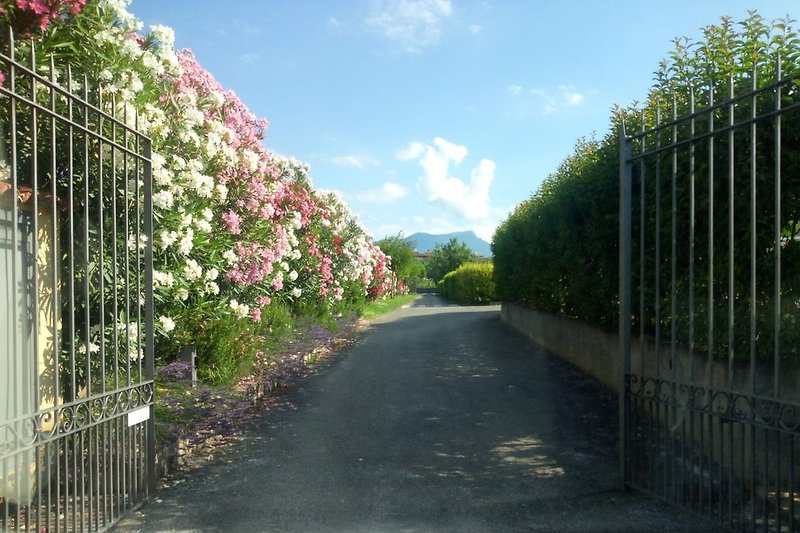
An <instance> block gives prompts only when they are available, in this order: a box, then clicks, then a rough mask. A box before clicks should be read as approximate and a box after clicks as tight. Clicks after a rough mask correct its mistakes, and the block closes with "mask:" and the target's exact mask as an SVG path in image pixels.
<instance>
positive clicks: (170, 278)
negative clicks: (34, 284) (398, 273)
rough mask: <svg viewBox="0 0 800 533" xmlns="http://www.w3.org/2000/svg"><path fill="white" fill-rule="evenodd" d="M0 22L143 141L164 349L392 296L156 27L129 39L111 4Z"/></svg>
mask: <svg viewBox="0 0 800 533" xmlns="http://www.w3.org/2000/svg"><path fill="white" fill-rule="evenodd" d="M0 22H2V23H3V25H4V26H11V27H12V28H14V30H15V32H16V33H17V35H20V34H22V35H30V36H33V37H34V39H33V40H34V45H33V47H34V48H35V51H36V57H37V58H38V60H39V61H42V64H43V65H44V64H46V62H47V61H49V59H48V57H49V56H51V55H52V56H54V57H55V59H56V60H58V63H57V64H58V65H59V67H58V68H59V69H61V70H60V71H59V73H57V76H56V78H57V79H56V82H57V83H59V84H61V85H62V86H64V87H67V86H72V87H73V89H75V88H76V87H78V86H79V84H78V83H74V82H72V81H69V80H67V79H66V75H65V74H64V72H65V71H66V69H63V67H62V65H64V64H65V63H66V64H69V65H70V66H71V69H72V72H73V79H80V78H78V76H77V75H78V74H82V73H88V74H89V79H93V80H96V81H97V83H98V87H99V90H100V92H101V93H102V95H103V102H104V105H105V106H107V107H116V108H117V109H120V108H122V109H128V110H135V111H136V114H135V116H137V117H138V118H137V120H138V122H137V127H138V128H139V129H140V130H142V131H143V132H144V133H145V134H147V135H149V136H150V137H151V139H152V169H153V180H154V185H153V191H154V194H153V206H154V220H155V231H154V242H153V243H149V244H150V245H152V246H153V250H154V270H155V271H154V275H153V277H154V289H155V301H156V317H157V320H156V327H157V331H159V332H160V333H161V334H163V335H164V336H165V337H164V338H166V337H170V338H173V339H177V340H178V341H179V342H182V343H188V342H194V341H195V340H196V339H197V337H198V336H199V335H202V334H203V332H204V331H205V330H206V328H207V326H208V324H209V323H210V322H211V321H213V320H217V319H225V320H228V319H233V318H236V319H242V320H249V321H252V322H254V323H258V322H259V321H260V320H261V319H262V313H263V312H264V310H265V309H266V308H268V307H269V306H275V305H282V306H287V307H289V308H291V309H294V310H295V311H296V312H297V311H303V312H306V313H308V312H311V313H316V314H331V313H338V312H341V311H342V310H344V309H345V308H346V307H347V306H352V305H358V303H359V302H363V301H364V300H365V298H378V297H381V296H382V295H384V294H386V293H387V292H390V291H392V290H394V284H395V277H394V276H393V274H392V273H391V271H390V268H389V261H388V258H387V257H386V256H385V255H384V254H383V253H382V252H381V251H380V249H379V248H378V247H377V246H376V245H375V244H373V242H372V241H371V239H370V237H369V236H368V235H367V233H366V231H365V230H364V228H363V227H361V226H360V225H359V223H358V221H357V220H356V219H355V217H354V216H353V215H352V214H351V213H350V211H349V210H348V208H347V206H346V205H345V204H344V203H343V202H342V201H341V200H340V199H339V198H337V197H336V196H335V195H334V194H332V193H325V192H322V191H318V190H316V189H315V188H314V187H313V185H312V182H311V178H310V177H309V168H308V166H307V165H304V164H302V163H300V162H299V161H297V160H294V159H291V158H289V159H286V158H282V157H278V156H275V155H273V154H271V153H269V152H268V151H267V150H266V149H265V148H264V145H263V142H262V141H263V139H264V132H265V130H266V128H267V121H266V120H263V119H260V118H258V117H256V116H255V115H253V114H252V113H251V112H250V110H249V109H248V108H247V106H246V105H245V104H244V103H243V102H242V101H241V100H240V99H239V98H238V97H237V96H236V94H234V93H233V92H232V91H226V90H225V89H224V88H223V87H222V86H221V85H220V84H219V83H218V82H217V81H216V80H215V79H214V77H213V76H212V75H211V74H210V73H209V72H208V71H206V70H205V69H204V68H203V67H202V66H201V65H200V64H199V63H198V61H197V60H196V59H195V57H194V56H193V55H192V53H191V52H190V51H187V50H182V51H176V50H175V49H174V33H173V31H172V30H171V29H170V28H168V27H165V26H153V27H151V28H150V29H149V30H148V31H146V32H142V24H141V22H140V21H139V20H137V19H136V18H135V17H134V16H133V15H132V14H131V13H130V12H128V11H127V2H126V1H125V0H89V1H88V2H87V1H86V0H0ZM21 53H22V54H23V55H24V54H25V50H24V49H23V50H22V52H21ZM2 76H3V74H2V68H1V67H0V83H2V82H3V77H2ZM127 116H130V117H133V116H134V113H129V115H127ZM131 120H133V118H131ZM131 239H132V240H131ZM131 239H129V243H128V244H129V246H130V247H132V248H136V247H140V248H141V247H143V246H147V245H148V243H146V242H136V238H135V237H132V238H131Z"/></svg>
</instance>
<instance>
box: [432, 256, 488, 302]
mask: <svg viewBox="0 0 800 533" xmlns="http://www.w3.org/2000/svg"><path fill="white" fill-rule="evenodd" d="M493 272H494V267H493V265H492V263H489V262H482V263H465V264H463V265H461V266H460V267H458V268H457V269H456V270H454V271H452V272H450V273H448V274H447V275H445V277H444V278H442V280H441V281H440V282H439V292H440V293H441V295H442V296H444V297H445V298H447V299H448V300H453V301H455V302H458V303H464V304H475V303H488V302H493V301H496V300H497V293H496V291H495V283H494V276H493Z"/></svg>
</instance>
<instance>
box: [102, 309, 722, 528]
mask: <svg viewBox="0 0 800 533" xmlns="http://www.w3.org/2000/svg"><path fill="white" fill-rule="evenodd" d="M283 400H284V403H283V405H282V407H281V408H279V409H276V410H273V411H271V412H269V413H266V414H265V416H264V417H263V419H262V420H261V421H260V422H259V424H258V426H257V427H256V428H254V430H253V431H252V433H250V434H248V435H247V437H246V438H245V439H244V440H243V441H242V442H240V443H237V444H236V445H235V446H234V447H233V448H232V449H231V450H229V452H228V453H227V454H225V455H224V456H223V457H221V458H219V459H218V460H216V462H214V463H211V464H208V465H207V466H205V467H202V468H200V469H199V470H198V471H196V472H194V473H192V474H191V475H190V476H189V477H188V478H187V479H186V481H185V482H184V483H181V484H179V485H177V486H175V487H173V488H171V489H168V490H164V491H162V492H160V493H158V494H157V495H156V497H155V498H154V499H153V500H152V501H151V502H150V503H148V504H147V505H145V506H144V507H143V508H142V509H141V511H139V512H135V513H133V514H132V515H131V516H130V517H128V518H126V519H125V520H124V521H123V522H122V523H121V524H119V526H118V528H117V531H121V532H133V531H180V532H189V531H242V532H244V531H247V532H255V531H302V532H439V531H447V532H451V531H452V532H506V531H647V530H652V531H701V530H702V531H708V530H709V528H708V526H707V525H706V524H703V523H699V522H698V521H697V519H696V518H694V517H690V516H687V515H685V514H682V513H681V512H679V511H678V510H676V509H674V508H672V507H669V506H667V505H664V504H660V503H658V502H655V501H653V500H650V499H648V498H646V497H644V496H641V495H638V494H632V493H624V492H622V491H620V490H619V478H618V473H617V451H616V440H617V434H616V431H617V429H616V427H617V425H616V402H615V400H614V399H613V398H612V397H611V396H609V395H608V394H606V393H604V392H603V391H602V390H601V389H599V387H598V386H597V384H596V383H595V382H594V381H592V380H589V379H587V378H584V377H582V376H581V375H579V374H578V373H577V372H575V371H574V370H572V369H571V368H570V367H569V366H567V365H565V364H564V363H562V362H561V361H560V360H558V359H556V358H554V357H552V356H550V355H548V354H546V353H544V352H543V351H542V350H541V349H539V348H538V347H536V346H535V345H533V344H531V343H530V342H528V341H527V340H526V339H525V338H524V337H522V336H520V335H519V334H517V333H516V332H514V331H513V330H511V329H510V328H509V327H507V326H505V325H504V324H503V323H502V322H501V321H500V318H499V309H498V308H497V307H455V306H448V305H446V304H444V303H443V302H442V301H441V300H440V299H439V297H438V296H435V295H421V296H420V297H419V298H418V299H417V300H416V301H415V302H414V303H413V304H412V305H411V306H410V308H407V309H403V310H400V311H396V312H394V313H391V314H389V315H386V316H384V317H382V318H381V319H378V320H376V321H375V322H373V324H372V325H371V326H370V328H369V329H368V330H367V331H366V332H365V333H364V334H363V336H362V338H361V340H360V341H359V342H358V343H356V344H355V345H354V346H352V347H351V348H349V349H347V350H345V351H344V352H343V353H341V354H340V355H338V356H335V357H333V358H331V359H329V360H328V362H327V363H326V364H324V365H322V368H321V369H320V370H318V371H317V372H316V373H315V374H313V375H311V376H309V378H307V379H306V380H305V381H304V382H303V383H302V384H301V385H299V386H298V387H297V388H295V389H294V390H292V391H291V392H289V393H287V394H286V395H285V397H284V398H283Z"/></svg>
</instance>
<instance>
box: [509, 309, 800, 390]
mask: <svg viewBox="0 0 800 533" xmlns="http://www.w3.org/2000/svg"><path fill="white" fill-rule="evenodd" d="M501 316H502V319H503V321H504V322H506V323H507V324H509V325H510V326H512V327H513V328H514V329H516V330H517V331H519V332H521V333H522V334H524V335H525V336H526V337H528V338H530V339H531V340H533V341H534V342H536V343H537V344H539V345H540V346H542V347H543V348H544V349H546V350H547V351H549V352H551V353H553V354H555V355H557V356H559V357H560V358H562V359H564V360H565V361H567V362H569V363H570V364H572V365H573V366H575V367H576V368H578V369H580V370H581V371H583V372H585V373H587V374H589V375H591V376H592V377H594V378H595V379H597V380H598V381H599V382H600V383H602V384H603V386H605V387H607V388H608V389H609V390H611V391H613V392H615V393H617V394H619V389H620V360H619V359H620V357H619V355H620V347H619V335H618V334H616V333H608V332H605V331H602V330H600V329H597V328H594V327H592V326H587V325H586V324H584V323H582V322H580V321H579V320H576V319H574V318H566V317H561V316H555V315H550V314H548V313H544V312H542V311H539V310H537V309H533V308H530V307H524V306H521V305H518V304H513V303H503V304H502V310H501ZM670 351H671V347H670V343H669V342H668V341H662V343H661V347H660V352H661V353H660V354H659V355H658V356H657V354H656V350H655V346H654V344H653V340H652V339H645V341H644V358H642V344H641V343H640V340H639V338H638V337H635V336H634V337H633V338H632V339H631V370H632V372H633V373H636V374H639V375H644V376H662V377H664V378H667V379H672V377H673V376H674V378H675V380H676V381H678V382H682V383H696V384H698V385H705V386H708V387H710V388H711V389H716V390H728V389H730V390H734V391H741V392H742V393H743V394H750V395H754V396H760V397H765V398H769V397H772V396H773V394H774V382H775V380H774V368H773V362H772V359H767V360H760V361H758V362H757V363H756V368H755V379H754V380H751V368H750V363H749V360H748V358H746V357H745V358H743V359H742V360H736V361H734V364H733V375H732V376H731V375H730V374H729V368H728V361H727V360H726V359H724V358H723V359H716V360H714V361H712V363H711V365H709V364H708V359H707V357H706V356H705V354H700V353H695V354H694V357H692V356H690V354H689V353H688V351H687V350H685V349H682V348H677V349H676V350H675V368H672V367H671V366H670V355H671V354H670ZM780 364H781V367H780V381H781V383H780V393H779V397H780V399H781V400H782V401H790V402H796V403H800V364H798V362H797V361H788V360H782V361H781V363H780ZM709 371H710V374H709ZM753 383H755V390H753V389H752V385H753Z"/></svg>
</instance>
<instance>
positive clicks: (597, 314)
mask: <svg viewBox="0 0 800 533" xmlns="http://www.w3.org/2000/svg"><path fill="white" fill-rule="evenodd" d="M703 37H704V38H703V40H701V41H699V42H692V41H690V40H689V39H686V38H683V39H676V40H675V49H674V50H673V52H672V53H671V54H670V56H669V59H668V60H665V61H663V62H662V64H661V65H660V69H659V71H658V72H657V73H656V83H655V85H654V87H653V88H652V89H651V91H650V93H649V94H648V96H647V98H646V100H644V102H642V103H641V104H637V105H632V106H630V107H628V108H626V109H622V108H618V109H615V110H614V114H613V116H612V119H611V125H610V128H609V133H608V135H606V136H605V137H604V138H602V139H600V140H597V139H590V140H585V139H584V140H581V141H579V142H578V144H577V146H576V148H575V151H574V153H573V154H572V155H570V156H569V157H568V158H567V159H566V160H565V161H564V162H563V163H562V164H561V166H560V167H559V168H558V169H557V170H556V172H555V173H554V174H552V175H551V176H549V177H548V178H547V180H546V181H545V182H544V184H543V185H542V187H541V188H540V190H539V191H538V192H537V193H536V194H534V195H533V196H532V197H531V198H529V199H528V200H526V201H525V202H523V203H522V204H520V205H519V206H517V208H516V209H515V210H514V212H513V213H512V214H511V215H510V216H509V217H508V219H506V220H505V221H504V222H503V223H502V224H501V225H500V226H499V227H498V229H497V231H496V233H495V235H494V238H493V243H492V251H493V253H494V264H495V280H496V282H497V291H498V296H499V297H500V299H501V300H502V301H508V302H516V303H521V304H523V305H529V306H532V307H536V308H538V309H540V310H543V311H545V312H550V313H554V314H559V315H566V316H571V317H576V318H578V319H580V320H582V321H583V322H585V323H588V324H591V325H595V326H598V327H601V328H603V329H607V330H613V329H614V328H616V326H617V322H618V290H619V288H618V268H619V263H618V261H619V259H618V240H619V198H618V196H619V131H620V129H621V127H622V125H623V123H624V125H625V129H626V131H627V132H629V133H636V132H640V131H643V130H648V129H651V128H654V127H655V126H656V125H657V124H662V125H663V124H664V123H665V122H667V121H669V120H670V119H671V117H672V116H673V113H674V116H678V117H683V116H687V115H690V114H691V112H692V111H693V110H703V109H707V108H709V107H710V106H711V104H712V99H711V96H710V95H713V103H718V102H720V101H723V100H726V99H727V98H728V97H729V95H730V94H731V91H733V94H735V95H743V94H746V93H747V92H749V91H750V90H751V87H752V84H753V73H754V72H755V80H756V83H757V86H758V87H761V88H763V87H765V86H766V85H768V84H769V83H771V82H772V81H773V80H774V79H775V66H776V64H777V63H778V62H780V64H781V68H782V70H783V72H784V73H789V72H791V73H793V74H795V75H796V73H797V65H798V64H799V63H798V60H799V59H800V38H799V37H798V35H797V33H796V32H795V31H794V30H793V29H792V28H791V27H790V24H789V22H786V21H780V20H778V21H774V22H772V23H766V22H765V21H764V20H763V19H761V17H759V16H758V15H757V14H756V13H755V12H751V13H750V15H749V17H748V18H747V19H746V20H744V21H742V22H741V23H739V24H736V23H734V22H732V21H731V19H729V18H723V19H722V21H721V23H720V24H718V25H714V26H709V27H707V28H705V29H704V32H703ZM710 88H713V92H712V91H710V90H709V89H710ZM774 100H775V96H774V93H773V92H772V91H769V90H765V91H764V92H762V93H761V94H760V95H759V96H757V97H755V99H754V100H753V99H750V98H748V99H747V101H746V102H744V101H740V102H738V103H737V104H736V106H735V107H733V108H730V107H728V106H724V107H723V108H717V110H716V111H715V112H714V118H715V121H714V124H713V127H714V131H717V132H719V133H717V134H715V135H713V136H712V137H709V138H708V139H703V140H702V141H696V142H694V143H687V144H686V146H683V147H681V148H679V149H678V150H677V151H676V152H675V154H674V159H673V154H672V152H669V153H665V154H663V155H661V156H652V157H648V158H647V159H645V160H644V161H645V162H644V163H641V162H638V163H636V168H635V169H634V172H633V191H632V192H633V198H632V208H633V217H632V220H633V228H632V233H633V235H634V236H635V238H634V240H633V244H632V246H633V250H632V263H633V264H632V271H633V280H632V281H633V291H634V292H633V298H634V309H633V310H632V312H633V315H632V322H633V327H634V330H635V331H644V332H645V333H646V334H653V333H655V332H658V331H660V332H661V333H662V336H663V335H668V336H673V335H674V338H675V340H676V341H677V342H678V343H680V344H683V345H689V344H692V345H693V346H694V348H695V349H697V350H702V351H705V350H710V351H713V353H714V354H715V355H725V354H727V353H729V350H732V351H733V352H734V353H735V354H736V356H737V357H739V356H744V355H747V354H749V352H750V350H751V346H750V342H751V335H752V334H751V332H750V328H751V323H750V320H747V319H742V318H741V317H747V316H748V314H749V312H750V310H751V309H753V308H755V309H756V315H757V316H756V321H755V322H756V323H755V339H756V340H755V349H756V352H757V353H758V355H760V356H769V355H770V354H771V353H772V349H773V344H774V340H773V337H774V335H773V331H774V330H775V323H774V322H775V318H774V317H775V311H774V307H775V305H774V302H772V299H773V294H774V292H775V277H776V276H775V266H774V261H775V259H774V258H775V253H774V245H773V243H774V239H775V237H774V233H775V226H776V220H775V211H774V205H775V190H776V186H775V178H774V175H775V172H774V164H775V162H774V159H775V149H774V144H775V132H774V128H773V125H772V122H771V121H770V120H764V121H761V122H759V123H758V124H757V125H756V130H757V134H756V138H755V142H756V154H757V157H756V158H755V160H751V154H752V149H751V148H750V143H751V142H752V139H751V131H750V129H749V127H736V128H734V130H733V134H732V135H731V136H728V135H727V132H724V131H723V130H722V129H721V128H722V127H723V126H724V125H726V124H727V123H728V122H729V121H733V123H734V124H739V123H745V122H746V121H747V120H748V118H749V116H751V113H753V105H755V106H756V109H757V112H758V113H759V114H764V113H766V112H768V111H769V110H772V109H774V108H775V101H774ZM798 103H800V93H798V91H794V90H789V89H785V90H784V92H783V94H782V102H781V106H782V107H783V108H788V107H791V106H794V105H797V104H798ZM731 109H733V111H730V110H731ZM729 113H733V116H730V114H729ZM708 116H709V115H708V114H704V115H698V116H697V118H696V119H695V120H694V121H692V122H690V121H686V122H685V123H679V124H676V125H675V127H674V128H672V127H667V128H666V129H664V130H663V133H661V134H660V137H659V135H657V134H653V135H650V136H649V137H648V141H647V142H648V144H647V145H646V146H642V145H641V144H637V145H636V146H635V147H634V153H636V154H639V153H642V152H651V153H656V152H657V149H658V146H659V142H660V143H661V144H662V145H664V144H667V143H669V142H671V140H672V138H673V137H675V138H677V139H678V140H679V141H680V140H683V139H688V138H689V137H690V136H691V135H692V131H696V132H706V131H709V129H710V128H711V127H712V125H711V124H710V122H709V119H708ZM782 120H783V126H782V131H781V134H782V143H781V145H782V148H783V149H782V152H781V161H780V164H781V169H782V178H781V183H780V185H781V189H780V191H781V192H780V194H781V197H780V203H781V220H780V221H779V222H778V225H779V227H780V228H781V230H780V231H781V241H782V242H781V255H780V259H781V264H780V266H781V277H780V280H781V287H780V292H781V305H782V307H781V309H780V328H779V331H780V339H779V340H780V344H781V354H782V355H783V356H785V357H798V356H800V316H799V315H798V314H797V312H796V307H797V305H798V302H800V128H798V127H797V126H798V123H799V122H800V113H799V112H798V111H796V110H791V111H786V112H785V113H784V116H783V119H782ZM710 140H713V143H714V146H713V151H712V149H711V148H709V144H710ZM637 142H638V141H637ZM731 142H732V143H733V146H730V145H729V144H730V143H731ZM731 152H732V153H733V154H734V159H733V161H732V162H731V161H729V159H728V154H729V153H731ZM692 156H693V157H692ZM729 163H730V164H732V165H733V167H734V168H735V173H734V177H733V178H732V179H733V192H731V189H730V185H729V183H730V180H729V177H728V176H729V175H728V170H727V168H728V165H729ZM712 165H713V166H712ZM752 168H755V177H756V180H755V181H756V189H757V190H756V193H757V203H756V221H757V224H756V228H755V235H752V229H751V227H750V215H749V213H750V209H751V194H752V193H751V190H750V188H751V185H750V183H751V173H752V170H751V169H752ZM657 172H658V173H659V175H660V177H661V179H660V182H655V181H654V180H653V177H654V176H656V175H657ZM711 174H713V175H714V179H713V181H712V180H709V175H711ZM642 175H644V176H646V177H647V181H646V182H645V189H644V198H642V197H641V196H640V195H641V194H642V191H643V189H642V188H641V184H640V183H639V181H638V180H639V178H640V176H642ZM672 176H675V178H674V181H673V178H672ZM692 176H694V179H691V177H692ZM731 201H733V205H731ZM642 203H643V204H644V205H645V206H646V210H645V214H644V216H641V213H639V206H640V205H642ZM656 203H660V206H661V209H660V213H661V217H662V218H661V220H660V222H659V226H660V233H659V234H658V237H659V240H660V243H661V249H660V253H657V252H656V247H655V242H656V240H657V236H656V231H655V228H656V218H655V217H656V214H655V213H656V210H655V209H654V206H655V205H656ZM673 205H674V206H675V208H674V209H675V214H674V216H673V215H672V213H673V207H672V206H673ZM731 212H732V213H734V216H735V218H734V228H733V229H734V232H733V234H734V239H733V241H729V238H728V231H729V229H730V222H729V220H728V217H729V213H731ZM673 220H674V221H675V224H674V226H673ZM691 221H694V223H695V226H694V227H692V226H691ZM642 223H643V224H644V226H643V227H642V226H641V224H642ZM673 227H674V230H673V229H672V228H673ZM673 232H674V233H673ZM712 232H713V233H712ZM709 233H712V237H709ZM641 235H645V236H646V238H645V239H644V244H643V245H642V244H641V243H642V241H641ZM753 238H754V240H755V242H756V243H758V246H757V248H756V250H755V253H753V252H752V251H751V248H750V243H751V241H752V240H753ZM673 241H674V242H675V255H674V259H673V257H672V253H671V250H670V247H671V243H672V242H673ZM692 244H693V245H694V246H693V250H694V255H693V256H692V253H691V249H690V246H691V245H692ZM640 246H643V248H640ZM731 250H733V256H734V258H735V262H734V265H733V267H732V269H731V268H730V265H729V263H728V259H727V258H728V257H729V252H730V251H731ZM656 257H658V258H659V259H658V261H659V262H658V263H656ZM711 257H713V263H712V262H711V261H710V259H709V258H711ZM640 258H644V261H645V264H644V268H643V269H641V265H640ZM690 258H691V259H690ZM751 262H752V263H751ZM753 266H755V270H753ZM731 271H732V272H733V274H732V275H731V274H730V272H731ZM640 272H643V273H644V277H641V274H640ZM673 272H674V279H675V283H674V286H670V285H671V283H672V281H671V280H672V273H673ZM659 273H660V278H657V276H658V274H659ZM753 280H755V282H754V285H755V287H756V292H755V294H754V295H753V291H752V288H751V287H752V285H751V283H753ZM729 284H730V287H732V290H731V288H730V287H729ZM656 287H658V289H656ZM709 295H711V298H709ZM640 296H642V299H641V301H640ZM692 296H694V304H693V306H690V305H689V302H690V301H692ZM753 298H755V302H753ZM709 301H711V302H712V303H713V307H712V306H710V305H709ZM640 305H642V306H643V307H641V308H640ZM729 306H730V307H729ZM730 308H732V309H733V313H734V314H733V317H734V321H733V338H732V339H731V338H729V335H728V327H729V326H728V320H729V313H730V311H729V309H730ZM642 310H643V314H641V311H642ZM640 314H641V316H640ZM656 317H659V320H658V322H657V321H656ZM640 328H641V330H640ZM709 332H711V333H709ZM710 335H713V337H711V338H709V336H710ZM664 338H666V337H664ZM731 341H732V343H731Z"/></svg>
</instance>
